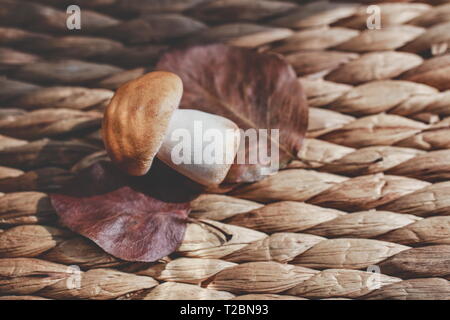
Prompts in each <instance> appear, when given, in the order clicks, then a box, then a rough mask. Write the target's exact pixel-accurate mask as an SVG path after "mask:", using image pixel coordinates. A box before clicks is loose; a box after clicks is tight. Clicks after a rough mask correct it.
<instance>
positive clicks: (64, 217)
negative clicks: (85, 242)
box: [51, 163, 189, 261]
mask: <svg viewBox="0 0 450 320" xmlns="http://www.w3.org/2000/svg"><path fill="white" fill-rule="evenodd" d="M141 178H143V177H141ZM147 179H148V178H147ZM129 185H133V184H130V181H128V180H127V177H124V176H123V175H122V173H119V172H118V170H117V169H115V168H114V167H111V166H110V165H108V164H107V163H103V164H100V163H96V164H94V165H93V166H91V167H89V168H87V169H85V170H83V171H82V172H80V174H79V175H78V176H77V179H76V180H75V181H74V182H73V183H72V184H71V185H70V186H68V187H67V188H66V189H65V190H63V192H62V194H52V195H51V200H52V204H53V206H54V207H55V210H56V212H57V213H58V215H59V217H60V219H61V222H62V224H64V225H66V226H67V227H69V228H70V229H72V230H73V231H76V232H78V233H80V234H82V235H84V236H86V237H87V238H89V239H91V240H93V241H94V242H95V243H97V244H98V245H99V246H100V247H101V248H103V249H104V250H105V251H106V252H108V253H110V254H112V255H114V256H116V257H118V258H121V259H124V260H131V261H155V260H158V259H159V258H161V257H164V256H166V255H168V254H170V253H172V252H173V251H174V250H175V249H176V248H177V247H178V246H179V245H180V243H181V241H182V239H183V236H184V232H185V228H186V219H187V214H188V211H189V204H188V203H168V202H163V201H161V200H157V199H156V198H153V197H151V196H149V195H148V193H147V194H144V193H143V192H142V189H140V190H139V188H136V187H135V188H134V189H133V188H131V187H130V186H129ZM144 190H145V189H144Z"/></svg>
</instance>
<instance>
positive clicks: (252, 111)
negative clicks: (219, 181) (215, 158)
mask: <svg viewBox="0 0 450 320" xmlns="http://www.w3.org/2000/svg"><path fill="white" fill-rule="evenodd" d="M186 66H188V67H186ZM261 68H263V69H261ZM157 69H160V70H161V69H162V70H168V71H172V72H174V73H176V74H178V75H179V76H180V77H181V78H182V80H183V83H184V94H183V98H182V101H181V107H184V108H192V107H195V108H198V109H199V110H202V111H205V112H209V113H214V114H218V115H221V116H224V117H227V118H228V119H230V120H233V121H234V122H235V123H236V124H237V125H238V126H239V127H240V128H241V129H243V130H246V129H250V128H253V129H266V130H271V129H279V130H280V131H279V142H280V143H279V150H280V164H281V166H284V165H285V164H286V163H287V162H288V161H289V160H291V159H292V158H293V157H294V155H296V154H297V152H298V151H299V149H300V147H301V143H302V139H303V136H304V134H305V131H306V127H307V120H308V119H307V105H306V99H305V97H304V95H303V91H302V88H301V85H300V83H299V82H298V81H297V79H296V77H295V74H294V72H293V70H292V69H291V67H290V66H289V65H288V64H287V63H286V62H285V61H284V60H283V59H282V58H280V57H279V56H277V55H273V54H263V53H255V52H252V51H250V50H248V49H243V48H233V47H227V46H224V45H209V46H198V47H191V48H189V49H186V50H174V51H172V52H170V53H168V54H166V55H165V56H163V58H162V59H161V60H160V62H159V63H158V65H157ZM236 70H239V73H236ZM271 139H272V140H273V138H271ZM272 143H276V141H272ZM256 144H257V143H256ZM256 144H252V145H250V146H249V148H246V147H245V143H244V145H243V146H242V143H241V146H242V147H243V148H245V152H246V154H249V152H251V150H250V149H253V150H254V149H255V148H257V145H256ZM263 169H266V170H265V171H267V170H270V171H273V169H269V168H268V167H267V166H265V168H264V167H263V166H262V165H259V164H237V165H234V166H232V168H231V169H230V171H229V173H228V177H227V180H226V181H227V182H230V183H235V182H251V181H257V180H260V179H261V178H262V177H263V175H264V173H263V172H261V170H263Z"/></svg>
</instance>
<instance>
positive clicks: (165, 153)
mask: <svg viewBox="0 0 450 320" xmlns="http://www.w3.org/2000/svg"><path fill="white" fill-rule="evenodd" d="M182 94H183V84H182V81H181V79H180V78H179V77H178V76H177V75H175V74H173V73H170V72H164V71H155V72H150V73H148V74H146V75H143V76H141V77H139V78H137V79H135V80H132V81H130V82H128V83H126V84H124V85H123V86H121V87H120V88H119V89H118V90H117V91H116V93H115V95H114V97H113V98H112V100H111V102H110V103H109V105H108V107H107V108H106V111H105V116H104V119H103V124H102V135H103V140H104V143H105V147H106V150H107V152H108V155H109V156H110V158H111V159H112V161H113V162H114V163H115V164H116V165H117V166H118V167H119V168H120V169H122V170H123V171H125V172H127V173H128V174H130V175H133V176H141V175H145V174H146V173H147V172H148V170H149V169H150V167H151V165H152V162H153V159H154V157H155V156H156V157H158V159H160V160H162V161H163V162H165V163H166V164H167V165H169V166H170V167H171V168H173V169H174V170H176V171H178V172H179V173H181V174H183V175H185V176H187V177H189V178H190V179H191V180H193V181H195V182H198V183H200V184H202V185H205V186H214V185H218V184H220V183H221V182H222V181H223V180H224V179H225V176H226V175H227V173H228V171H229V169H230V167H231V165H232V163H233V160H234V157H235V156H236V153H237V151H238V148H239V142H240V133H239V128H238V127H237V125H236V124H235V123H234V122H232V121H230V120H228V119H226V118H224V117H221V116H217V115H213V114H209V113H206V112H201V111H198V110H190V109H178V105H179V103H180V100H181V96H182ZM205 142H209V143H206V144H205Z"/></svg>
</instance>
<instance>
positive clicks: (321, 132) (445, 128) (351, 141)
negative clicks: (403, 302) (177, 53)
mask: <svg viewBox="0 0 450 320" xmlns="http://www.w3.org/2000/svg"><path fill="white" fill-rule="evenodd" d="M368 2H369V1H359V2H352V3H342V2H323V1H312V2H307V1H292V2H288V1H275V0H270V1H269V0H146V1H143V0H128V1H126V0H78V1H75V0H70V1H60V0H40V1H36V2H26V1H19V0H0V24H1V26H0V69H1V72H2V74H3V75H4V76H2V77H0V102H1V105H2V108H0V134H1V135H0V165H1V167H0V192H2V194H1V196H0V296H1V297H0V299H183V298H185V299H186V298H187V299H329V298H341V299H450V283H449V279H450V50H449V48H450V1H448V0H441V1H438V0H434V1H426V2H412V1H396V2H390V1H379V3H378V5H379V7H380V8H381V14H382V19H381V22H382V28H381V29H380V30H368V29H367V26H366V20H367V17H368V15H367V6H368ZM69 4H78V5H79V6H80V7H81V10H82V29H81V30H76V31H70V30H67V27H66V18H67V14H66V8H67V6H68V5H69ZM210 41H221V42H225V43H228V44H231V45H236V46H244V47H250V48H255V49H256V50H260V51H269V50H270V51H275V52H278V53H280V54H283V55H284V56H285V57H286V58H287V60H288V61H289V62H290V63H291V64H292V65H293V67H294V68H295V70H296V71H297V72H298V76H299V81H301V82H302V84H303V86H304V88H305V90H306V93H307V96H308V100H309V103H310V106H311V108H310V121H309V122H310V124H309V130H308V137H307V139H306V141H305V144H304V147H303V149H302V150H301V152H300V153H299V154H298V159H296V160H294V161H293V162H292V163H291V164H290V165H289V167H288V168H286V169H284V170H282V171H280V172H279V173H277V174H276V175H273V176H270V177H268V178H266V179H264V180H262V181H259V182H257V183H254V184H251V185H246V186H243V187H240V188H238V189H237V190H234V191H233V192H231V193H230V194H228V195H214V194H204V195H201V196H200V198H198V199H196V200H195V201H194V202H193V212H192V214H191V215H192V216H194V217H198V218H202V219H207V220H208V221H209V222H210V223H211V224H213V225H217V226H220V227H221V228H222V229H224V230H225V231H226V232H228V233H230V234H231V235H232V238H231V240H229V241H227V240H226V239H223V238H221V237H223V236H222V235H221V234H219V233H218V232H217V230H216V229H214V228H212V227H207V226H200V225H197V224H190V225H188V228H187V231H186V236H185V239H184V241H183V243H182V245H181V246H180V247H179V249H178V250H177V252H176V253H175V254H173V255H171V256H170V257H167V258H164V259H162V260H161V261H158V262H157V263H151V264H150V263H129V262H125V261H120V260H118V259H116V258H114V257H112V256H110V255H108V254H107V253H105V252H104V251H102V250H101V249H100V248H98V247H97V246H96V245H95V244H93V242H91V241H90V240H87V239H85V238H83V237H81V236H78V235H76V234H73V233H72V232H70V231H68V230H67V229H64V228H63V227H61V226H60V225H59V224H58V223H57V221H56V215H55V212H54V210H53V208H52V206H51V204H50V201H49V198H48V195H47V194H46V192H49V191H54V190H56V189H57V188H58V187H59V186H60V185H62V184H63V183H65V182H66V181H68V179H70V178H71V177H72V176H73V174H74V173H75V172H76V171H78V170H79V169H81V168H84V167H86V166H88V165H90V164H91V163H93V162H94V161H96V160H98V159H102V158H104V157H106V155H105V153H104V151H103V147H102V143H101V138H100V135H99V127H100V123H101V117H102V111H103V109H104V107H105V105H107V103H108V101H109V99H110V98H111V97H112V95H113V90H114V89H116V88H117V87H118V86H120V85H121V84H122V83H124V82H126V81H129V80H131V79H134V78H136V77H138V76H140V75H142V74H144V73H145V72H148V71H150V70H152V64H154V63H155V62H156V60H157V58H158V57H159V56H160V54H161V53H162V52H163V51H164V50H166V49H167V48H169V47H170V46H171V45H173V44H179V43H187V44H189V43H206V42H210ZM74 265H75V266H78V267H79V268H80V270H81V271H80V273H79V274H76V275H77V276H79V277H80V279H81V282H80V285H79V286H69V285H68V281H71V279H72V278H73V277H74V271H73V268H72V267H69V266H74ZM374 267H377V268H379V270H380V271H381V274H379V275H376V274H374V273H372V272H371V271H372V270H373V268H374ZM374 277H375V278H374ZM374 279H375V280H376V281H373V280H374Z"/></svg>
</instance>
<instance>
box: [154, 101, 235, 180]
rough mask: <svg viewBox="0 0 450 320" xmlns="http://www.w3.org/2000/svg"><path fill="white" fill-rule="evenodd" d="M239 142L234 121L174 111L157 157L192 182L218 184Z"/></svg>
mask: <svg viewBox="0 0 450 320" xmlns="http://www.w3.org/2000/svg"><path fill="white" fill-rule="evenodd" d="M239 143H240V132H239V128H238V126H237V125H236V124H235V123H234V122H232V121H230V120H228V119H226V118H224V117H221V116H217V115H213V114H209V113H206V112H202V111H198V110H191V109H177V110H175V111H174V112H173V115H172V118H171V119H170V122H169V126H168V128H167V130H166V135H165V137H164V139H163V141H162V145H161V148H160V149H159V151H158V153H157V155H156V156H157V157H158V158H159V159H160V160H162V161H163V162H165V163H166V164H167V165H169V166H170V167H172V168H173V169H174V170H176V171H178V172H179V173H181V174H183V175H185V176H187V177H189V178H190V179H192V180H193V181H195V182H198V183H200V184H202V185H205V186H211V185H218V184H220V183H221V182H222V181H223V180H224V179H225V176H226V175H227V173H228V171H229V169H230V167H231V165H232V164H233V161H234V158H235V156H236V153H237V151H238V148H239Z"/></svg>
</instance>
